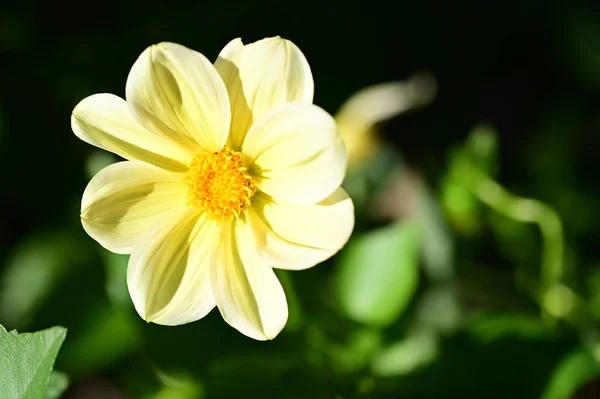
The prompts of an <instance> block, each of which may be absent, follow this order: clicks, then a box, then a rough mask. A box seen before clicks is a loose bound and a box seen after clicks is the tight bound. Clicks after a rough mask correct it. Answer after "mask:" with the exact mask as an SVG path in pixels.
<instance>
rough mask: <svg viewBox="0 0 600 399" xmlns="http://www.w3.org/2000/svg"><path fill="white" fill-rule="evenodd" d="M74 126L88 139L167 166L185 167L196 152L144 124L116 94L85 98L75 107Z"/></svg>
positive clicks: (179, 168) (130, 157) (176, 168)
mask: <svg viewBox="0 0 600 399" xmlns="http://www.w3.org/2000/svg"><path fill="white" fill-rule="evenodd" d="M71 128H72V129H73V132H74V133H75V135H77V137H79V138H80V139H81V140H83V141H85V142H86V143H89V144H91V145H94V146H96V147H100V148H102V149H105V150H107V151H110V152H113V153H115V154H117V155H120V156H122V157H123V158H125V159H129V160H133V159H137V160H140V161H144V162H148V163H151V164H153V165H156V166H158V167H161V168H163V169H167V170H172V171H183V170H185V169H186V168H187V166H186V163H187V162H189V161H190V160H191V158H192V156H193V155H192V154H191V153H190V152H189V151H188V150H187V149H185V148H184V147H182V146H180V145H179V144H178V143H176V142H173V141H172V140H169V139H166V138H164V137H160V136H157V135H155V134H153V133H152V132H149V131H148V130H146V129H145V128H143V127H142V126H141V125H140V124H139V123H138V122H137V121H136V120H135V119H134V118H133V116H131V113H130V112H129V108H128V107H127V103H126V102H125V100H123V99H122V98H119V97H117V96H115V95H112V94H94V95H93V96H90V97H87V98H85V99H83V100H82V101H81V102H80V103H79V104H77V106H76V107H75V109H74V110H73V114H72V116H71Z"/></svg>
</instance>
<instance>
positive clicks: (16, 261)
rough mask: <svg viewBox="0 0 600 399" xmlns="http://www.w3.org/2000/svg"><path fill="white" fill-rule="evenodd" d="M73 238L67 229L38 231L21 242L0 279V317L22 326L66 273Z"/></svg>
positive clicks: (9, 322)
mask: <svg viewBox="0 0 600 399" xmlns="http://www.w3.org/2000/svg"><path fill="white" fill-rule="evenodd" d="M77 248H78V246H77V242H76V240H75V238H74V237H73V236H72V235H71V234H70V233H68V232H54V233H52V234H38V235H35V236H32V237H30V238H28V239H27V240H25V241H24V242H23V243H22V244H20V245H19V246H18V247H17V249H16V250H15V252H14V253H13V254H12V255H11V257H10V258H9V261H8V263H7V265H6V269H5V271H4V273H3V275H2V276H1V277H2V278H1V279H0V319H2V320H3V322H4V323H7V324H9V325H11V326H15V327H16V328H23V327H25V326H26V325H27V323H28V322H29V321H30V320H31V319H32V318H33V316H34V315H35V313H36V312H37V311H38V308H39V307H40V306H41V304H42V303H43V302H44V300H46V299H47V297H48V296H49V295H50V294H51V292H52V291H53V290H54V289H55V288H56V287H57V286H58V285H59V284H60V283H61V281H62V280H63V279H64V277H65V276H66V275H67V274H68V272H69V268H70V267H71V265H72V262H70V261H69V259H70V257H71V255H72V254H73V253H74V252H78V254H79V255H78V256H81V254H80V253H79V251H78V249H77Z"/></svg>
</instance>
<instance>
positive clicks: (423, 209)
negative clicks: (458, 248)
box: [418, 184, 454, 281]
mask: <svg viewBox="0 0 600 399" xmlns="http://www.w3.org/2000/svg"><path fill="white" fill-rule="evenodd" d="M418 207H419V209H418V218H419V220H420V221H421V223H423V233H422V234H423V236H422V237H421V256H422V258H423V267H424V271H425V272H426V274H427V277H428V278H429V279H430V280H432V281H445V280H448V279H450V278H451V277H452V276H453V275H454V244H453V242H452V238H451V236H450V232H449V231H448V228H447V226H446V223H445V221H444V219H443V217H442V215H441V212H440V210H439V204H438V202H437V199H436V198H435V197H434V195H433V193H432V192H431V191H430V190H429V188H428V187H427V186H426V185H425V184H422V185H421V187H420V190H419V196H418Z"/></svg>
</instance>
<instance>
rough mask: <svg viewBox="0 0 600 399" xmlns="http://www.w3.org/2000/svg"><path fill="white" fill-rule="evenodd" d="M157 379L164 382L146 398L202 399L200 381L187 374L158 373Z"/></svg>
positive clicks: (202, 389) (202, 391)
mask: <svg viewBox="0 0 600 399" xmlns="http://www.w3.org/2000/svg"><path fill="white" fill-rule="evenodd" d="M159 379H160V381H161V382H162V383H163V384H164V385H163V387H162V388H161V389H160V390H159V391H158V392H157V393H156V394H154V395H152V396H149V397H148V399H202V398H204V397H205V394H204V388H203V386H202V384H201V383H200V381H198V380H196V379H194V378H193V377H191V376H189V375H186V374H182V373H179V374H177V375H167V374H165V373H159Z"/></svg>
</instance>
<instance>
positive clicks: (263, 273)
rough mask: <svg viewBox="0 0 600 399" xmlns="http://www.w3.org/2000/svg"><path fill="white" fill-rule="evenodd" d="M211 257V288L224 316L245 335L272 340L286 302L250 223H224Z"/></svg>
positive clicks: (280, 326)
mask: <svg viewBox="0 0 600 399" xmlns="http://www.w3.org/2000/svg"><path fill="white" fill-rule="evenodd" d="M214 259H215V261H214V262H212V263H211V279H212V288H213V293H214V296H215V300H216V302H217V307H218V308H219V311H220V312H221V315H222V316H223V319H224V320H225V321H226V322H227V323H229V324H230V325H231V326H232V327H234V328H235V329H237V330H239V331H240V332H241V333H242V334H244V335H247V336H248V337H251V338H254V339H257V340H261V341H262V340H267V339H273V338H274V337H275V336H276V335H277V334H279V332H280V331H281V330H282V329H283V327H284V326H285V323H286V321H287V317H288V308H287V302H286V298H285V293H284V292H283V288H282V287H281V284H280V283H279V280H277V276H275V273H274V272H273V269H271V268H270V267H269V266H268V265H267V264H266V263H265V262H264V261H263V260H262V259H261V258H260V256H259V255H258V253H257V251H256V245H255V241H254V237H253V231H252V228H251V226H250V225H249V224H247V223H246V222H245V221H243V220H242V219H238V220H235V221H230V222H228V223H224V225H223V230H222V235H221V239H220V240H219V242H218V244H217V248H216V253H215V258H214Z"/></svg>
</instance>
